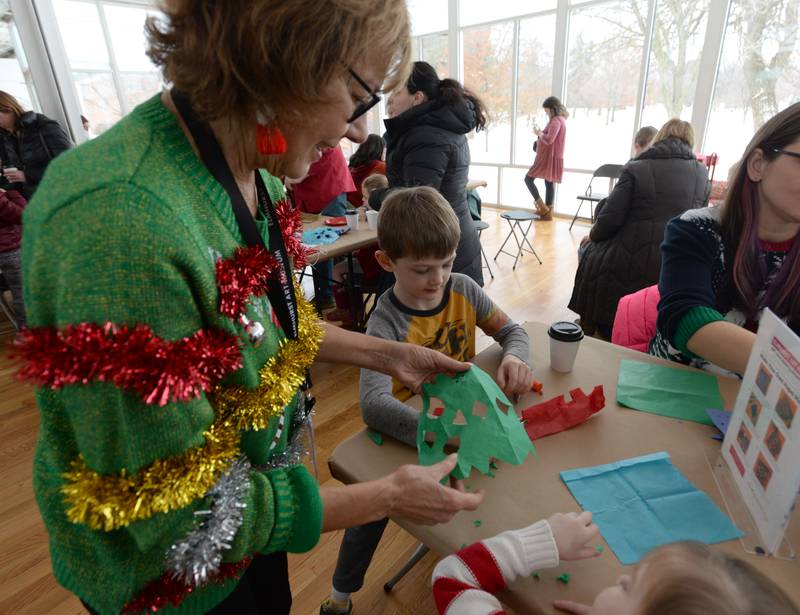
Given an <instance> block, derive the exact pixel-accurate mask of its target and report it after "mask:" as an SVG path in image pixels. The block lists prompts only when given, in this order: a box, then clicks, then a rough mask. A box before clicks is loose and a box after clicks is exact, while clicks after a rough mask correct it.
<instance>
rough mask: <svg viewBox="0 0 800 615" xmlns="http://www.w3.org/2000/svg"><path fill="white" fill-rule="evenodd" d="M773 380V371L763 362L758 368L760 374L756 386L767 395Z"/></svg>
mask: <svg viewBox="0 0 800 615" xmlns="http://www.w3.org/2000/svg"><path fill="white" fill-rule="evenodd" d="M770 382H772V373H771V372H770V371H769V370H768V369H767V366H766V365H764V364H763V363H762V364H761V365H760V366H759V368H758V375H757V376H756V386H757V387H758V388H759V389H760V390H761V392H762V393H763V394H764V395H766V394H767V390H769V383H770Z"/></svg>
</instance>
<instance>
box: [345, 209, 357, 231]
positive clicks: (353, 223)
mask: <svg viewBox="0 0 800 615" xmlns="http://www.w3.org/2000/svg"><path fill="white" fill-rule="evenodd" d="M344 216H345V219H346V220H347V228H349V229H350V230H351V231H357V230H358V212H357V211H346V212H344Z"/></svg>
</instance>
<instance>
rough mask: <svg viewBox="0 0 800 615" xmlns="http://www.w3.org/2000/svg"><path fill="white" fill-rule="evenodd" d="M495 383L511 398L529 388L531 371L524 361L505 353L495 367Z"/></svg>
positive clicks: (530, 385)
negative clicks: (498, 364)
mask: <svg viewBox="0 0 800 615" xmlns="http://www.w3.org/2000/svg"><path fill="white" fill-rule="evenodd" d="M497 384H498V385H499V386H500V388H501V389H503V393H505V394H506V397H508V398H509V399H513V397H514V396H515V395H524V394H525V393H527V392H529V391H530V390H531V387H532V386H533V371H531V368H530V367H528V364H527V363H525V362H524V361H522V360H520V359H518V358H517V357H515V356H513V355H510V354H507V355H506V356H504V357H503V360H502V361H500V366H499V367H498V368H497Z"/></svg>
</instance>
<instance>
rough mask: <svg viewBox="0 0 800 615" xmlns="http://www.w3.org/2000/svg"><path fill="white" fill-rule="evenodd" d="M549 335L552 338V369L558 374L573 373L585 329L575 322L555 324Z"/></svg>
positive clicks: (551, 327) (549, 330) (548, 332)
mask: <svg viewBox="0 0 800 615" xmlns="http://www.w3.org/2000/svg"><path fill="white" fill-rule="evenodd" d="M547 335H548V336H550V367H551V368H552V369H553V371H556V372H562V373H567V372H571V371H572V367H573V366H574V365H575V357H577V356H578V348H579V347H580V345H581V340H582V339H583V329H581V328H580V326H579V325H576V324H575V323H574V322H566V321H561V322H554V323H553V324H552V325H551V326H550V328H549V329H548V330H547Z"/></svg>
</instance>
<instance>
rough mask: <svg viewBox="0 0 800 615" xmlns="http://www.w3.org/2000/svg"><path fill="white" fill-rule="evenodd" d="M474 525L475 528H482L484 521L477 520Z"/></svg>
mask: <svg viewBox="0 0 800 615" xmlns="http://www.w3.org/2000/svg"><path fill="white" fill-rule="evenodd" d="M472 524H473V525H474V526H475V527H480V526H481V525H483V521H481V520H480V519H475V521H473V522H472Z"/></svg>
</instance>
